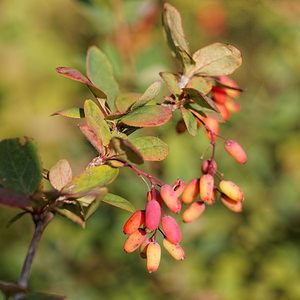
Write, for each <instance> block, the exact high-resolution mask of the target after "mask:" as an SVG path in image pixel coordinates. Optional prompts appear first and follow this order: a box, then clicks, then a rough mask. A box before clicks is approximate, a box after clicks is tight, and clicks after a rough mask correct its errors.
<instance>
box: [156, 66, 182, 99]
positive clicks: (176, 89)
mask: <svg viewBox="0 0 300 300" xmlns="http://www.w3.org/2000/svg"><path fill="white" fill-rule="evenodd" d="M159 75H160V77H161V78H162V79H163V80H164V82H165V83H166V85H167V87H168V89H169V91H170V92H171V93H172V94H173V95H174V96H176V95H180V94H181V88H180V86H179V79H180V75H179V74H178V73H170V72H160V73H159Z"/></svg>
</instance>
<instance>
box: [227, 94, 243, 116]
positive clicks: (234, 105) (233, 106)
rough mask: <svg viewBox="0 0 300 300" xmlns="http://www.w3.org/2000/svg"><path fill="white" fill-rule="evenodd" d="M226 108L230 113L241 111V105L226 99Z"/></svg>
mask: <svg viewBox="0 0 300 300" xmlns="http://www.w3.org/2000/svg"><path fill="white" fill-rule="evenodd" d="M225 105H226V107H227V108H228V110H229V111H230V112H233V113H237V112H239V111H240V110H241V105H240V104H239V103H237V102H236V101H234V100H233V99H232V98H230V97H228V98H227V99H226V103H225Z"/></svg>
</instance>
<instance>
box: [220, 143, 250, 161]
mask: <svg viewBox="0 0 300 300" xmlns="http://www.w3.org/2000/svg"><path fill="white" fill-rule="evenodd" d="M225 149H226V151H227V152H228V153H229V154H230V155H231V156H232V157H233V158H234V159H235V160H236V161H237V162H238V163H240V164H244V163H245V162H246V161H247V155H246V153H245V151H244V149H243V148H242V147H241V145H240V144H239V143H237V142H236V141H233V140H227V141H226V142H225Z"/></svg>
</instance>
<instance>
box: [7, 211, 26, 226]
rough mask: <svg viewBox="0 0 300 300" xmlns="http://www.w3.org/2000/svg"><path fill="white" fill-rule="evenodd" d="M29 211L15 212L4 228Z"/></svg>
mask: <svg viewBox="0 0 300 300" xmlns="http://www.w3.org/2000/svg"><path fill="white" fill-rule="evenodd" d="M28 213H29V212H28V211H22V212H20V213H18V214H16V215H15V216H14V217H12V218H11V219H10V220H9V221H8V223H7V225H6V228H8V227H10V226H11V225H12V224H13V223H15V222H16V221H18V220H19V219H21V218H22V217H23V216H25V215H26V214H28Z"/></svg>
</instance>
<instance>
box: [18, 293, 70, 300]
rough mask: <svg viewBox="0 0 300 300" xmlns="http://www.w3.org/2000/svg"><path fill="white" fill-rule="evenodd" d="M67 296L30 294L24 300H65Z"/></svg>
mask: <svg viewBox="0 0 300 300" xmlns="http://www.w3.org/2000/svg"><path fill="white" fill-rule="evenodd" d="M64 299H66V297H65V296H58V295H51V294H44V293H30V294H27V295H26V296H25V297H24V298H22V300H64Z"/></svg>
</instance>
